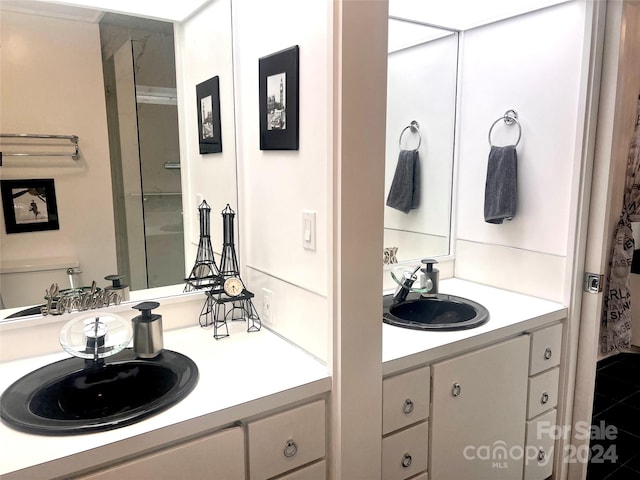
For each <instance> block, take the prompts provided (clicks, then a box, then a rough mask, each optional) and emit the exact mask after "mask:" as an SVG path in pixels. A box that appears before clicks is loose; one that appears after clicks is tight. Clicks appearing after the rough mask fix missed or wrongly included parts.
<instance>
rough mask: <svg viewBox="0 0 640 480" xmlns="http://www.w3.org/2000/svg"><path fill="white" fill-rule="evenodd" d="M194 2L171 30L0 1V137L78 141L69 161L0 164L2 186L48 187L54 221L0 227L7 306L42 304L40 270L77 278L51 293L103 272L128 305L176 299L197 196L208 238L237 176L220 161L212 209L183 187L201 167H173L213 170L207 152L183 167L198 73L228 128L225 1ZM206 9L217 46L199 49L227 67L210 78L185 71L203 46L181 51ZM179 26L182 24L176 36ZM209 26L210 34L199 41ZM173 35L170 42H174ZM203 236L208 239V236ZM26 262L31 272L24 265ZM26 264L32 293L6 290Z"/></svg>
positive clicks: (25, 0) (39, 144) (20, 0)
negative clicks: (214, 82)
mask: <svg viewBox="0 0 640 480" xmlns="http://www.w3.org/2000/svg"><path fill="white" fill-rule="evenodd" d="M199 3H200V4H202V3H203V2H202V1H200V2H199ZM205 3H206V4H207V5H205V6H204V7H202V6H198V8H200V10H197V12H196V13H195V14H194V15H193V16H191V17H189V18H187V19H186V20H185V22H184V23H176V24H174V23H173V22H167V21H160V20H152V19H149V18H146V17H145V16H144V14H142V13H141V15H139V16H138V15H136V16H132V15H123V14H116V13H112V12H109V11H105V10H96V9H90V8H81V7H75V6H74V7H72V6H68V5H61V4H57V3H55V2H53V3H49V2H46V1H45V2H43V1H30V0H6V1H5V0H3V2H2V4H0V17H1V18H0V21H1V22H2V23H1V25H0V27H1V28H0V30H1V31H2V44H1V45H2V65H1V78H0V80H1V82H0V84H1V88H2V92H1V93H2V95H1V96H2V104H1V108H2V112H3V115H2V116H3V119H2V128H1V130H2V133H26V134H69V135H77V136H78V138H79V150H80V158H79V160H73V159H72V158H70V157H69V158H63V157H55V158H54V157H47V156H46V155H41V156H40V155H36V156H30V157H21V156H5V157H4V163H3V166H2V167H1V169H2V178H3V179H39V178H53V179H54V181H55V194H56V199H57V207H58V214H59V223H60V228H59V230H55V231H47V232H32V233H20V234H7V232H6V230H5V228H4V225H0V229H1V230H2V233H1V234H0V235H1V238H0V249H1V260H2V267H3V272H2V283H1V284H0V294H1V295H2V298H3V300H4V306H5V307H6V308H11V309H15V308H18V307H22V306H31V305H37V304H38V303H42V302H43V301H44V299H43V296H44V293H45V289H47V288H48V287H49V285H50V280H49V276H48V274H46V273H43V274H42V275H39V272H40V270H41V271H42V272H51V271H52V270H51V268H52V267H53V266H55V267H56V268H57V270H60V269H64V266H65V265H68V266H69V267H72V268H74V269H75V271H76V272H75V273H74V274H73V275H71V276H69V277H68V281H67V277H65V280H64V283H62V284H61V285H60V287H61V288H65V287H69V286H71V285H70V282H75V285H73V286H79V284H80V285H82V284H90V282H91V281H93V280H95V281H96V282H97V283H98V286H99V287H104V286H106V285H108V283H109V282H108V281H106V280H104V277H105V276H106V275H109V274H122V275H124V280H123V281H124V282H125V283H126V284H128V285H130V287H131V291H132V292H136V294H135V297H136V298H144V296H145V293H146V292H147V291H148V289H154V290H153V295H154V296H156V297H157V296H159V295H162V294H163V293H162V292H167V293H169V294H175V293H178V292H181V291H182V287H183V285H184V278H185V276H186V275H187V274H188V272H189V270H190V267H191V266H192V265H191V264H192V263H193V259H194V255H195V248H196V247H195V245H194V242H196V244H197V231H195V230H197V227H196V228H195V229H194V225H197V216H198V212H197V205H195V203H196V202H197V198H200V199H201V198H203V195H204V196H205V197H206V199H207V201H208V202H209V203H210V204H212V208H214V210H213V211H212V224H214V225H216V227H217V223H218V218H217V217H216V215H217V214H218V213H219V212H218V208H219V209H220V210H222V208H223V207H224V204H226V203H230V204H231V205H232V206H233V207H234V208H235V207H236V205H237V188H236V187H237V185H236V182H237V179H236V171H235V167H232V168H230V167H229V165H228V163H229V161H228V160H227V161H226V166H225V167H224V169H220V170H218V174H217V175H216V181H217V182H222V183H224V199H212V198H210V197H209V196H207V193H211V192H207V190H206V186H202V185H200V184H199V183H198V181H197V180H194V181H191V180H190V179H189V178H187V175H193V174H194V172H195V174H199V173H200V172H202V170H199V169H198V167H197V166H193V165H191V169H190V168H189V165H185V164H186V163H187V158H181V157H185V156H187V157H188V158H190V159H191V162H190V163H191V164H193V163H197V162H208V163H209V164H215V163H216V162H215V160H217V161H218V163H219V164H221V162H222V161H221V158H222V157H221V156H220V155H219V156H217V157H216V158H211V157H214V155H209V156H199V157H197V158H194V157H195V154H197V148H198V145H197V142H198V138H197V136H196V134H195V132H193V131H192V130H193V127H194V125H193V124H194V122H195V120H194V119H193V118H191V117H195V103H196V99H195V93H196V92H195V84H196V83H198V82H200V81H204V80H206V79H207V78H209V76H213V75H220V76H221V89H220V95H221V97H222V96H224V95H226V96H227V97H229V98H221V104H223V105H224V108H225V110H226V112H223V116H222V122H223V125H222V129H223V131H226V132H229V133H230V132H234V130H235V126H234V121H235V120H234V117H233V93H232V83H233V79H232V73H233V66H232V53H231V43H232V38H231V37H232V33H231V18H230V12H231V9H230V0H209V1H207V2H205ZM221 4H223V6H222V7H220V5H221ZM214 8H215V9H216V10H215V13H216V21H215V28H216V29H219V30H221V31H220V32H216V34H217V35H218V39H220V37H221V36H224V37H225V39H224V41H217V42H215V45H212V46H211V48H212V49H219V48H221V47H220V45H224V46H228V47H229V48H228V50H229V51H228V52H226V53H225V54H224V55H221V54H220V52H218V51H216V52H215V53H216V58H225V59H227V58H228V62H227V63H228V65H224V66H220V65H219V64H217V65H216V68H215V69H212V68H206V67H203V65H205V66H206V62H202V61H200V62H195V60H194V57H197V56H198V55H202V54H203V53H204V52H203V51H200V49H202V47H203V46H202V45H197V46H196V47H197V51H195V53H194V47H193V46H192V45H191V44H190V43H189V41H190V40H191V39H192V38H194V37H195V36H197V35H195V34H194V33H193V32H194V30H196V29H199V31H202V26H201V25H200V24H203V23H207V22H205V21H204V20H199V19H198V16H202V15H210V14H212V9H214ZM203 12H204V13H203ZM219 12H224V13H226V18H224V19H223V18H220V15H219ZM155 13H157V12H149V16H153V15H154V14H155ZM188 24H189V25H195V26H193V27H192V29H191V30H188V28H189V27H187V25H188ZM211 28H214V27H212V26H211V24H209V27H207V30H208V31H210V30H211ZM181 29H182V30H181ZM178 31H180V32H181V33H182V35H183V38H182V40H176V35H178V33H179V32H178ZM189 35H191V37H189ZM185 38H186V40H185ZM176 45H177V46H178V48H177V49H176ZM190 62H191V63H190ZM196 63H197V64H198V67H196V66H195V64H196ZM176 64H177V65H178V69H177V72H176ZM192 66H193V68H192ZM193 70H197V73H194V71H193ZM225 86H227V87H228V88H227V87H225ZM181 88H182V90H181ZM181 102H183V104H181ZM191 103H193V105H191ZM221 108H222V107H221ZM48 143H49V140H47V139H37V140H33V139H29V140H22V139H7V138H3V139H2V148H1V150H2V151H3V152H4V153H8V152H27V151H31V152H36V153H39V152H43V151H44V152H46V151H47V150H49V151H50V150H51V148H53V149H55V151H56V152H57V151H64V149H65V148H66V146H65V145H60V144H56V143H51V144H49V145H48ZM185 143H188V145H185ZM224 147H225V154H224V155H225V158H227V159H229V158H230V157H232V158H233V162H234V164H235V145H234V142H233V141H227V142H226V143H225V145H224ZM185 152H186V155H185ZM194 152H195V154H194ZM181 167H182V168H181ZM185 167H186V168H185ZM194 169H195V170H194ZM223 176H224V177H225V178H222V177H223ZM191 185H194V187H193V189H194V192H193V193H192V192H191V190H190V186H191ZM212 190H213V189H212ZM218 190H219V189H218ZM196 192H197V194H196ZM28 194H29V193H25V195H28ZM192 197H193V198H192ZM212 200H213V201H212ZM0 223H4V218H2V220H0ZM212 230H215V231H214V232H212V234H213V233H215V234H216V235H218V234H219V232H218V230H219V229H218V228H214V229H212ZM216 241H217V237H216ZM214 250H215V248H214ZM38 264H40V265H41V267H37V266H35V267H34V265H38ZM28 266H29V267H28ZM27 267H28V268H30V269H32V270H34V271H33V272H29V275H31V279H32V280H31V281H30V284H31V287H29V288H28V289H25V287H24V284H23V283H20V282H21V281H22V279H20V280H19V281H16V282H15V285H13V283H14V282H13V280H12V279H13V278H18V275H17V274H23V273H25V271H24V269H25V268H27ZM14 274H16V276H12V275H14ZM21 276H22V275H21ZM57 278H59V275H58V277H57ZM150 294H151V293H150ZM132 297H133V296H132ZM2 317H3V315H0V318H2Z"/></svg>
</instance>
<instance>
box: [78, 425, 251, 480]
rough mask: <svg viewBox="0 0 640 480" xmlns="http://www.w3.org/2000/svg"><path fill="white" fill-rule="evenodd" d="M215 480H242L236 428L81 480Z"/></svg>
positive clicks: (241, 442) (241, 443)
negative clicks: (207, 479)
mask: <svg viewBox="0 0 640 480" xmlns="http://www.w3.org/2000/svg"><path fill="white" fill-rule="evenodd" d="M214 473H215V475H216V477H217V478H224V479H225V480H226V479H228V480H244V478H245V476H244V435H243V434H242V429H241V428H240V427H235V428H230V429H228V430H223V431H221V432H219V433H215V434H213V435H208V436H206V437H202V438H199V439H196V440H192V441H190V442H185V443H182V444H179V445H178V446H175V447H172V448H167V449H165V450H161V451H159V452H157V453H154V454H151V455H146V456H144V457H141V458H139V459H136V460H132V461H129V462H125V463H123V464H120V465H117V466H115V467H112V468H109V469H106V470H102V471H100V472H97V473H94V474H90V475H86V476H83V477H80V478H81V479H82V480H121V479H123V478H153V479H166V480H174V479H176V478H183V477H184V476H185V475H186V476H188V477H189V478H210V477H211V476H212V475H213V474H214Z"/></svg>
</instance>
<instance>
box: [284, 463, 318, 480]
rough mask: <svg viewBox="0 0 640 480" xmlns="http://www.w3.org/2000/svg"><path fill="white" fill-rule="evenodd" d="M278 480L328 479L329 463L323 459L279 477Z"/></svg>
mask: <svg viewBox="0 0 640 480" xmlns="http://www.w3.org/2000/svg"><path fill="white" fill-rule="evenodd" d="M278 480H327V464H326V462H325V461H324V460H321V461H319V462H318V463H314V464H313V465H309V466H308V467H304V468H301V469H300V470H296V471H295V472H293V473H290V474H289V475H285V476H284V477H278Z"/></svg>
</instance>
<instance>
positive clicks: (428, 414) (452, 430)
mask: <svg viewBox="0 0 640 480" xmlns="http://www.w3.org/2000/svg"><path fill="white" fill-rule="evenodd" d="M561 342H562V323H555V324H553V325H550V326H543V327H541V328H538V329H535V330H530V331H522V332H521V333H520V334H517V336H515V337H511V338H508V339H506V340H502V341H497V342H496V343H491V344H489V345H485V346H482V344H481V343H480V344H479V345H478V346H477V347H476V348H475V349H473V350H470V351H468V352H466V353H462V354H459V355H455V356H449V357H446V358H443V359H442V360H435V361H433V362H432V363H431V364H430V365H423V366H419V367H418V368H414V369H413V370H408V371H404V372H402V373H398V374H391V375H389V376H387V377H386V378H384V380H383V383H382V392H383V397H382V398H383V404H382V415H383V416H382V433H383V437H382V479H383V480H404V479H410V480H417V479H420V480H427V479H429V480H460V479H466V478H468V479H480V478H482V479H491V480H507V479H508V480H523V479H524V480H545V479H547V478H549V477H550V476H551V475H552V474H553V447H554V443H555V437H554V431H555V429H554V426H555V424H556V416H557V415H556V408H557V405H558V397H559V378H560V367H559V366H560V356H561Z"/></svg>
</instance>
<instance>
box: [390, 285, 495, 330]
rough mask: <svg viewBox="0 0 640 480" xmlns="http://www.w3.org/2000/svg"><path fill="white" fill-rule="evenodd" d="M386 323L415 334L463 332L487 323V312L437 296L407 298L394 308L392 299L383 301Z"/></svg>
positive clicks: (462, 300) (459, 300) (472, 304)
mask: <svg viewBox="0 0 640 480" xmlns="http://www.w3.org/2000/svg"><path fill="white" fill-rule="evenodd" d="M382 319H383V321H384V322H385V323H388V324H390V325H395V326H397V327H403V328H411V329H414V330H438V331H449V330H466V329H469V328H475V327H479V326H480V325H482V324H484V323H486V322H487V321H488V320H489V312H488V311H487V309H486V308H484V307H483V306H482V305H480V304H479V303H476V302H473V301H471V300H468V299H466V298H461V297H454V296H453V295H444V294H437V295H434V296H432V297H421V296H419V295H417V294H413V293H412V294H409V296H408V297H407V300H405V301H404V302H400V303H398V304H396V305H394V304H393V296H392V295H386V296H384V297H383V315H382Z"/></svg>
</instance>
